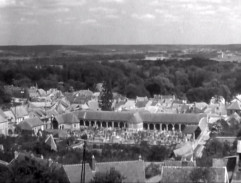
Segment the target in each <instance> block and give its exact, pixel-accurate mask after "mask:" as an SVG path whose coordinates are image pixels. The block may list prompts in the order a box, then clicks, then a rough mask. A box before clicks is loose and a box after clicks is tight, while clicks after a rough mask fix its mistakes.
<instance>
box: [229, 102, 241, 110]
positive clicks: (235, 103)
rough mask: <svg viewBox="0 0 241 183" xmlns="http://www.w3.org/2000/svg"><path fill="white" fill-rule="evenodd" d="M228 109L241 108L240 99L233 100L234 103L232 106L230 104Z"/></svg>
mask: <svg viewBox="0 0 241 183" xmlns="http://www.w3.org/2000/svg"><path fill="white" fill-rule="evenodd" d="M227 109H229V110H241V108H240V105H239V102H238V101H235V102H232V103H231V104H230V106H228V108H227Z"/></svg>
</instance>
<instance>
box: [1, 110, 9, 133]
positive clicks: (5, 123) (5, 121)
mask: <svg viewBox="0 0 241 183" xmlns="http://www.w3.org/2000/svg"><path fill="white" fill-rule="evenodd" d="M0 135H8V118H7V116H6V115H5V114H4V112H3V111H2V109H0Z"/></svg>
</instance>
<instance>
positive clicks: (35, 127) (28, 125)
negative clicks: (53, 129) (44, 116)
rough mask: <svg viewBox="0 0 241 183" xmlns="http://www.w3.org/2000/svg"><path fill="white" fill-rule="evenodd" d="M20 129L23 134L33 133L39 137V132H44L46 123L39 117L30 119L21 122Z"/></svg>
mask: <svg viewBox="0 0 241 183" xmlns="http://www.w3.org/2000/svg"><path fill="white" fill-rule="evenodd" d="M18 127H19V128H20V129H21V131H22V132H27V133H32V132H33V133H34V134H35V135H37V133H38V131H39V130H42V131H43V130H44V123H43V122H42V121H41V120H40V119H39V118H38V117H36V118H28V119H25V120H23V121H21V122H20V123H19V124H18Z"/></svg>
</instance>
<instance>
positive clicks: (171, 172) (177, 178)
mask: <svg viewBox="0 0 241 183" xmlns="http://www.w3.org/2000/svg"><path fill="white" fill-rule="evenodd" d="M198 168H200V167H179V166H178V167H173V166H163V167H162V179H161V183H167V182H172V183H184V182H185V183H191V182H192V180H191V179H190V174H191V172H192V171H193V170H195V169H198ZM208 169H209V171H210V172H212V175H213V180H212V181H211V182H212V183H227V182H228V175H227V169H226V167H211V168H208Z"/></svg>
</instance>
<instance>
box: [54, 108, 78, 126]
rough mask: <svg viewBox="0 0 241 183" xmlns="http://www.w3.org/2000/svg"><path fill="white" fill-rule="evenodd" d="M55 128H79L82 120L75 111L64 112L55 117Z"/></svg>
mask: <svg viewBox="0 0 241 183" xmlns="http://www.w3.org/2000/svg"><path fill="white" fill-rule="evenodd" d="M52 123H53V124H52V125H53V129H61V130H64V129H79V128H80V121H79V119H78V117H77V116H76V115H75V113H70V112H69V113H64V114H60V115H57V116H55V117H54V119H53V122H52Z"/></svg>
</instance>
